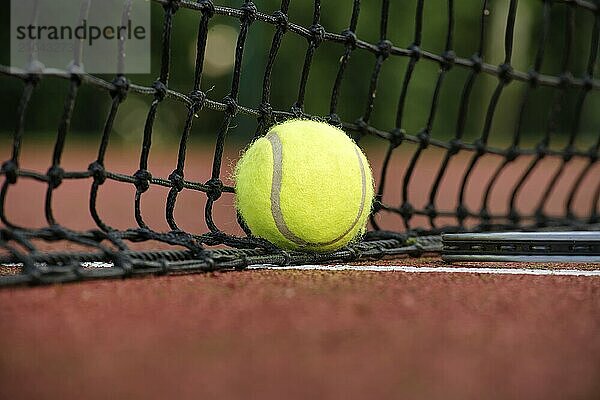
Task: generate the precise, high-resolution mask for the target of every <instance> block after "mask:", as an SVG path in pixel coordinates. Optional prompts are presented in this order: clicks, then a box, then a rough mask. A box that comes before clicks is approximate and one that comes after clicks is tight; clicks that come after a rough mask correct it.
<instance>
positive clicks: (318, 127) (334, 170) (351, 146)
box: [235, 119, 373, 251]
mask: <svg viewBox="0 0 600 400" xmlns="http://www.w3.org/2000/svg"><path fill="white" fill-rule="evenodd" d="M235 181H236V182H235V191H236V205H237V208H238V210H239V212H240V214H241V216H242V218H243V219H244V221H245V222H246V224H247V225H248V227H249V228H250V230H251V231H252V234H253V235H255V236H258V237H261V238H263V239H266V240H268V241H270V242H272V243H274V244H276V245H278V246H279V247H282V248H284V249H296V250H311V251H330V250H336V249H339V248H340V247H343V246H344V245H346V244H348V243H349V242H350V241H352V240H354V239H355V238H357V237H358V236H360V235H362V234H363V233H364V232H365V229H366V222H367V218H368V217H369V213H370V211H371V205H372V202H373V175H372V173H371V168H370V166H369V162H368V160H367V158H366V157H365V155H364V154H363V153H362V151H361V150H360V148H359V147H358V146H357V145H356V144H355V143H354V141H353V140H352V139H351V138H349V137H348V136H347V135H346V134H345V133H344V132H343V131H342V130H340V129H337V128H335V127H333V126H331V125H328V124H326V123H323V122H316V121H310V120H298V119H297V120H290V121H287V122H284V123H282V124H279V125H276V126H274V127H272V128H271V129H270V130H269V132H268V133H267V134H266V135H265V136H264V137H261V138H259V139H258V140H256V141H255V142H254V143H252V145H251V146H250V147H249V148H248V149H247V150H246V152H245V153H244V155H243V156H242V158H241V159H240V160H239V162H238V164H237V166H236V171H235Z"/></svg>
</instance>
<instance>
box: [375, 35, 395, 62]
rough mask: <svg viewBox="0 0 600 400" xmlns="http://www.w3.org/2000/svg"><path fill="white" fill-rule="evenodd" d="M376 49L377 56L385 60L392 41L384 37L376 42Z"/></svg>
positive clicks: (390, 49) (389, 51) (390, 50)
mask: <svg viewBox="0 0 600 400" xmlns="http://www.w3.org/2000/svg"><path fill="white" fill-rule="evenodd" d="M377 49H378V50H379V56H380V57H381V58H383V59H384V60H385V59H386V58H388V57H389V56H390V54H391V53H392V42H390V41H389V40H387V39H384V40H382V41H381V42H379V43H378V44H377Z"/></svg>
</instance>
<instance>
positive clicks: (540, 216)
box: [535, 210, 548, 227]
mask: <svg viewBox="0 0 600 400" xmlns="http://www.w3.org/2000/svg"><path fill="white" fill-rule="evenodd" d="M535 222H536V224H537V225H538V226H541V227H544V226H547V225H548V217H547V216H546V214H544V211H543V210H537V211H536V212H535Z"/></svg>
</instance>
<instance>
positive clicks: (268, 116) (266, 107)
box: [258, 103, 273, 125]
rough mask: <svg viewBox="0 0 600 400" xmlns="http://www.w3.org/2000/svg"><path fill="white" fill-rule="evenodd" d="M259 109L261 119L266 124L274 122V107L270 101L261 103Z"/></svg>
mask: <svg viewBox="0 0 600 400" xmlns="http://www.w3.org/2000/svg"><path fill="white" fill-rule="evenodd" d="M258 111H259V112H260V120H261V121H262V122H263V123H265V124H266V125H272V124H273V107H271V105H270V104H269V103H261V104H260V106H258Z"/></svg>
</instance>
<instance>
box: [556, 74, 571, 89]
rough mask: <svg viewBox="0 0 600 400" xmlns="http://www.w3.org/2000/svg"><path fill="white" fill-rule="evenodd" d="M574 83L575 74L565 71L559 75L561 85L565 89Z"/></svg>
mask: <svg viewBox="0 0 600 400" xmlns="http://www.w3.org/2000/svg"><path fill="white" fill-rule="evenodd" d="M572 83H573V75H571V73H570V72H564V73H562V74H560V77H559V86H560V87H561V88H563V89H566V88H567V87H569V85H571V84H572Z"/></svg>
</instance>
